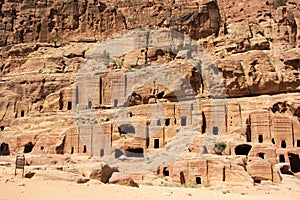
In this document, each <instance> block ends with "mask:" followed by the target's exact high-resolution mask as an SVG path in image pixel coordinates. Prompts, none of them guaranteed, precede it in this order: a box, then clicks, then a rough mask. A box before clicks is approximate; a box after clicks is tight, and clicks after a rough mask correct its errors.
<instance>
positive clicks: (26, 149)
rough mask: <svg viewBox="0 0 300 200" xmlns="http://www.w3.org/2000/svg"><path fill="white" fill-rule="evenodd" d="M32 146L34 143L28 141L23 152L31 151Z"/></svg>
mask: <svg viewBox="0 0 300 200" xmlns="http://www.w3.org/2000/svg"><path fill="white" fill-rule="evenodd" d="M33 147H34V145H33V144H32V142H28V143H27V144H25V146H24V153H30V152H31V151H32V149H33Z"/></svg>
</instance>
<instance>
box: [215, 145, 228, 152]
mask: <svg viewBox="0 0 300 200" xmlns="http://www.w3.org/2000/svg"><path fill="white" fill-rule="evenodd" d="M226 146H227V145H226V143H225V142H216V143H215V151H216V153H217V154H222V152H223V151H224V150H225V149H226Z"/></svg>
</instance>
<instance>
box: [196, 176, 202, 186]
mask: <svg viewBox="0 0 300 200" xmlns="http://www.w3.org/2000/svg"><path fill="white" fill-rule="evenodd" d="M196 184H197V185H199V184H201V177H199V176H197V177H196Z"/></svg>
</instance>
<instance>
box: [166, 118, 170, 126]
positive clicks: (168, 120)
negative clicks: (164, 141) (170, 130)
mask: <svg viewBox="0 0 300 200" xmlns="http://www.w3.org/2000/svg"><path fill="white" fill-rule="evenodd" d="M169 125H170V118H167V119H166V120H165V126H169Z"/></svg>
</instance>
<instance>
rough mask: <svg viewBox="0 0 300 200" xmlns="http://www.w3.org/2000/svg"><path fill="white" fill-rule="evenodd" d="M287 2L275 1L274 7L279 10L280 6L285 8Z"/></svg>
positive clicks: (284, 0)
mask: <svg viewBox="0 0 300 200" xmlns="http://www.w3.org/2000/svg"><path fill="white" fill-rule="evenodd" d="M286 2H287V0H275V1H274V5H275V7H276V8H278V7H280V6H285V5H286Z"/></svg>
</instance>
